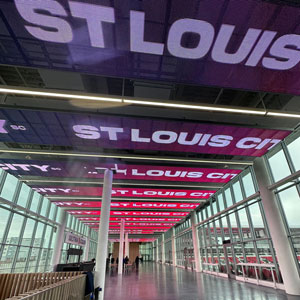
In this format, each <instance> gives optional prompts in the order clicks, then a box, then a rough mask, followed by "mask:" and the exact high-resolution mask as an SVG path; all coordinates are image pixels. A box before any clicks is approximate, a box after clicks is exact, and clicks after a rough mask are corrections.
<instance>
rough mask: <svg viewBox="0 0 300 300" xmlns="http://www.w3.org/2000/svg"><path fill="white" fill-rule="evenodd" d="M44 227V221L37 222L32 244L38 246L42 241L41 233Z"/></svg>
mask: <svg viewBox="0 0 300 300" xmlns="http://www.w3.org/2000/svg"><path fill="white" fill-rule="evenodd" d="M44 227H45V224H44V223H40V222H39V223H38V226H37V229H36V233H35V239H34V243H33V246H34V247H40V246H41V243H42V239H43V237H44V236H43V234H44Z"/></svg>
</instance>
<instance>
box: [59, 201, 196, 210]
mask: <svg viewBox="0 0 300 300" xmlns="http://www.w3.org/2000/svg"><path fill="white" fill-rule="evenodd" d="M53 203H54V204H55V205H57V206H60V207H82V208H86V207H87V208H98V207H99V208H100V207H101V202H100V201H99V202H95V201H82V202H80V201H76V202H75V201H64V202H57V201H56V202H53ZM199 204H200V203H161V202H111V205H110V206H111V208H112V209H114V208H132V209H143V208H149V209H195V208H196V207H198V206H199Z"/></svg>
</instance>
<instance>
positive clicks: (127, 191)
mask: <svg viewBox="0 0 300 300" xmlns="http://www.w3.org/2000/svg"><path fill="white" fill-rule="evenodd" d="M31 187H32V188H33V189H34V190H35V191H37V192H38V193H41V194H44V195H49V196H50V195H65V196H91V197H94V196H102V190H103V188H102V187H67V186H65V187H55V186H49V187H48V186H47V187H46V186H43V187H40V186H31ZM215 192H216V191H214V190H178V189H151V188H149V189H141V188H112V197H145V198H149V197H150V198H173V199H174V198H175V199H176V198H177V199H181V198H184V199H195V200H196V199H207V198H209V197H210V196H212V195H213V194H214V193H215Z"/></svg>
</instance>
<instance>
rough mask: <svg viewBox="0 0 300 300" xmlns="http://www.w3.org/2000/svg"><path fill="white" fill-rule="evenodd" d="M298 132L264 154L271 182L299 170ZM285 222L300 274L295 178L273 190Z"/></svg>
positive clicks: (299, 195)
mask: <svg viewBox="0 0 300 300" xmlns="http://www.w3.org/2000/svg"><path fill="white" fill-rule="evenodd" d="M299 151H300V137H299V133H296V134H295V135H293V136H291V137H289V138H288V139H287V140H286V141H284V142H282V143H281V144H280V145H278V146H277V147H276V148H275V149H273V150H272V151H271V152H270V153H268V154H267V156H266V162H267V166H268V168H269V172H270V177H271V180H272V182H273V183H276V182H278V181H279V180H281V179H283V178H285V177H287V176H289V175H291V174H294V173H295V172H297V171H299V170H300V156H299V153H300V152H299ZM274 193H275V195H276V199H277V201H278V206H279V210H280V212H281V216H282V219H283V221H284V223H285V226H286V230H287V233H288V237H289V241H290V243H291V245H292V248H293V249H294V254H295V255H294V258H295V263H296V265H297V266H298V270H299V274H300V268H299V266H300V218H299V215H300V181H299V177H298V178H297V177H296V178H295V179H294V180H293V181H290V182H288V183H286V184H284V185H281V186H280V187H279V188H277V189H276V190H274Z"/></svg>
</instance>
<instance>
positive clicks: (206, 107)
mask: <svg viewBox="0 0 300 300" xmlns="http://www.w3.org/2000/svg"><path fill="white" fill-rule="evenodd" d="M123 102H124V103H129V104H137V105H147V106H159V107H170V108H183V109H192V110H204V111H216V112H226V113H239V114H251V115H262V116H264V115H265V114H266V111H265V110H260V109H257V110H253V109H240V108H234V107H224V106H217V105H215V106H210V105H190V104H181V103H175V102H173V103H166V102H163V103H162V102H156V101H142V100H134V99H132V100H131V99H124V100H123Z"/></svg>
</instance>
